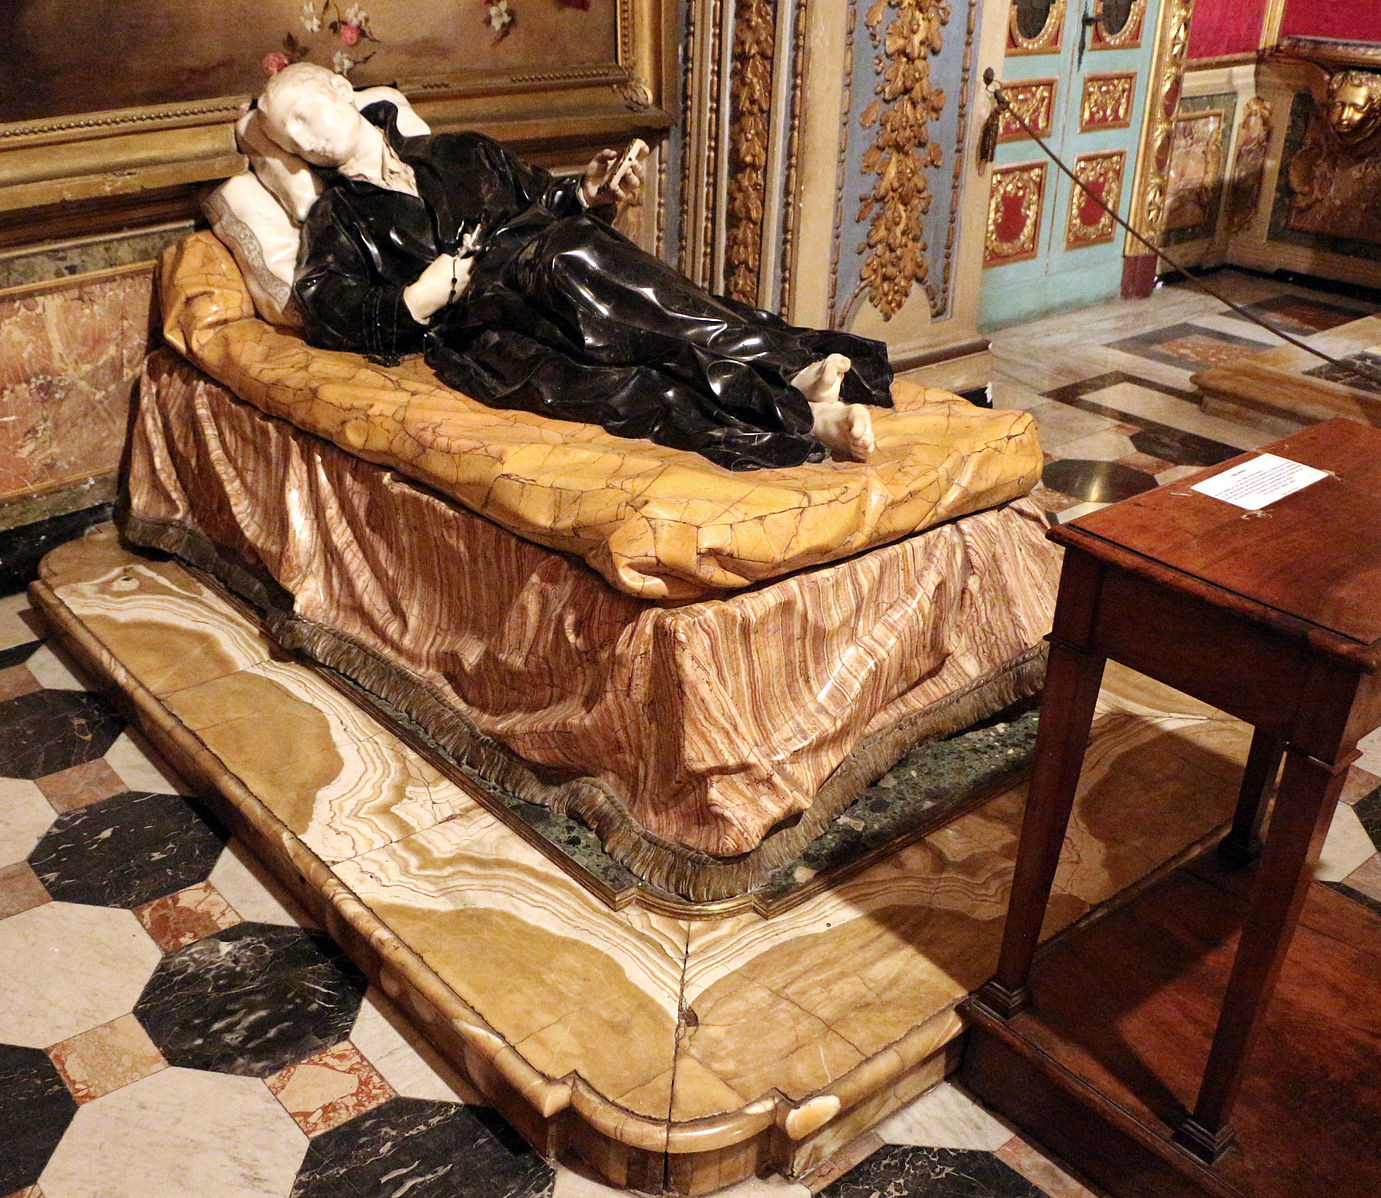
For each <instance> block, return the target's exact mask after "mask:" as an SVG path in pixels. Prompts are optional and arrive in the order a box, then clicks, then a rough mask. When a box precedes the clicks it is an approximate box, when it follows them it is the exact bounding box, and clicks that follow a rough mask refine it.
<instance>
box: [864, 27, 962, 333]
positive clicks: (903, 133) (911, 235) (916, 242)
mask: <svg viewBox="0 0 1381 1198" xmlns="http://www.w3.org/2000/svg"><path fill="white" fill-rule="evenodd" d="M888 9H896V16H895V17H894V18H893V19H892V21H891V22H890V23H889V24H888V25H887V28H886V30H885V31H884V30H883V28H882V26H883V20H884V18H885V16H886V14H887V10H888ZM949 18H950V6H949V4H948V3H947V0H874V3H873V5H872V6H871V7H870V8H869V9H868V12H867V15H866V16H865V17H864V23H865V24H866V25H867V26H868V30H869V32H870V34H871V35H872V39H873V44H874V45H875V46H877V47H879V48H880V49H881V50H882V51H883V55H882V57H881V59H880V62H881V63H882V64H883V66H882V77H881V79H880V80H879V81H878V83H877V86H876V87H875V88H874V91H875V92H876V93H877V95H878V97H879V99H876V100H874V101H873V102H872V103H871V104H869V105H868V107H867V108H866V109H864V111H863V113H862V115H861V116H860V118H859V119H860V122H861V123H862V125H863V127H864V128H865V129H871V128H873V127H874V126H876V127H877V134H876V136H875V137H874V140H873V144H872V145H871V146H869V147H868V149H867V150H866V151H865V152H864V155H863V171H864V173H865V174H873V175H876V176H877V181H876V182H875V183H874V184H873V189H872V191H871V192H870V193H869V194H868V195H866V196H864V197H863V199H862V201H861V202H860V204H859V210H858V219H859V221H869V222H870V224H869V228H868V236H867V239H866V242H865V253H866V257H865V259H864V262H863V267H862V270H861V271H860V282H861V284H862V286H863V287H865V288H866V289H867V292H868V300H869V302H870V303H871V304H872V305H873V307H874V308H876V309H877V310H878V311H879V312H880V313H881V314H882V316H883V318H884V319H885V320H890V319H891V318H892V317H893V316H895V315H896V314H897V313H898V312H900V311H901V309H902V306H903V305H904V304H905V303H906V301H907V299H908V298H909V297H910V295H911V289H912V287H913V286H914V285H915V284H916V283H918V282H920V283H924V282H925V280H926V278H927V276H928V275H929V267H928V266H927V265H926V260H925V251H926V248H927V247H926V241H925V233H924V229H923V227H922V222H923V221H924V219H925V214H926V213H927V212H928V211H929V210H930V189H929V187H928V186H927V184H926V178H925V170H926V168H927V167H931V166H939V164H940V161H941V157H942V155H941V150H940V146H939V144H938V143H936V142H933V141H931V140H930V130H929V125H930V122H931V121H932V120H935V119H937V118H938V117H939V116H940V114H941V113H942V112H943V111H944V107H945V93H944V92H943V91H942V90H941V89H940V88H938V87H936V86H935V85H934V84H933V82H932V81H931V78H930V59H931V57H933V56H934V55H936V54H938V53H939V52H940V48H941V46H942V45H943V41H942V31H943V28H944V26H945V24H946V23H947V22H948V21H949Z"/></svg>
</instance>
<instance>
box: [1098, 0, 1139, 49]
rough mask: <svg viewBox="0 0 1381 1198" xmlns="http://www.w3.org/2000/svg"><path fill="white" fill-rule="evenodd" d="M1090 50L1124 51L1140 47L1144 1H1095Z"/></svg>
mask: <svg viewBox="0 0 1381 1198" xmlns="http://www.w3.org/2000/svg"><path fill="white" fill-rule="evenodd" d="M1095 4H1096V7H1095V10H1094V11H1095V14H1096V16H1097V18H1098V19H1097V20H1096V21H1094V23H1093V37H1092V38H1091V39H1090V40H1089V49H1090V50H1126V49H1129V48H1131V47H1132V46H1139V45H1141V27H1142V26H1143V25H1144V24H1145V22H1146V0H1095Z"/></svg>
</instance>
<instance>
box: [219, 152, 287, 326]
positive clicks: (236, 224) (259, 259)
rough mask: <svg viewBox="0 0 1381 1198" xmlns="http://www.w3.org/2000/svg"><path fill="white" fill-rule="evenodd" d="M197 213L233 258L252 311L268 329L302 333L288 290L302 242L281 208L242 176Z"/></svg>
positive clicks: (247, 175)
mask: <svg viewBox="0 0 1381 1198" xmlns="http://www.w3.org/2000/svg"><path fill="white" fill-rule="evenodd" d="M202 211H204V212H205V213H206V218H207V219H208V220H209V221H210V222H211V231H212V232H213V233H215V235H216V236H217V237H218V238H219V239H220V240H221V242H222V243H223V244H224V245H225V246H226V248H227V249H229V250H230V252H231V253H232V254H234V255H235V264H236V265H237V266H238V267H239V268H240V273H241V274H242V275H243V276H244V280H245V286H246V288H247V289H248V290H249V294H250V298H251V299H253V301H254V309H255V311H256V312H258V313H259V315H260V316H261V317H262V318H263V319H264V320H266V321H268V322H269V324H273V325H279V326H280V327H287V328H301V326H302V316H301V314H300V313H299V312H298V311H297V305H296V303H295V302H294V300H293V294H292V286H293V271H294V270H295V269H296V268H297V251H298V247H299V245H300V244H301V241H302V236H301V233H300V232H299V230H298V227H297V225H296V224H294V223H293V221H292V220H291V218H289V216H288V214H287V213H286V212H285V211H284V210H283V206H282V204H280V203H279V201H278V200H277V199H276V198H275V197H274V196H273V194H272V193H271V192H270V191H269V190H268V188H267V187H265V186H264V185H263V183H261V182H260V181H259V179H258V178H257V177H256V176H255V175H254V174H253V173H252V172H250V171H246V172H245V173H244V174H242V175H234V176H232V177H231V178H229V179H227V180H226V181H225V182H224V183H222V184H221V185H220V186H219V187H217V188H216V189H215V190H214V191H213V192H211V194H210V195H208V196H207V197H206V199H205V200H203V201H202Z"/></svg>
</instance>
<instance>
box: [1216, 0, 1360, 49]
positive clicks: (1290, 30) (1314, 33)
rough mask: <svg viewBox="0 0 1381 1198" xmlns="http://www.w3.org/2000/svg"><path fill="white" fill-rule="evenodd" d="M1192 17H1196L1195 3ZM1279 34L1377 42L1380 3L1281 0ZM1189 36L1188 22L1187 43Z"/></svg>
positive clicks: (1355, 0) (1345, 0) (1351, 0)
mask: <svg viewBox="0 0 1381 1198" xmlns="http://www.w3.org/2000/svg"><path fill="white" fill-rule="evenodd" d="M1193 19H1194V20H1195V21H1197V20H1198V19H1199V16H1198V11H1197V5H1196V11H1195V14H1194V18H1193ZM1280 34H1281V36H1282V37H1317V38H1325V39H1327V40H1329V41H1339V42H1381V4H1377V3H1376V2H1375V0H1285V16H1284V18H1283V19H1282V20H1281V23H1280ZM1193 39H1194V27H1193V25H1192V24H1191V25H1190V42H1191V44H1192V42H1193Z"/></svg>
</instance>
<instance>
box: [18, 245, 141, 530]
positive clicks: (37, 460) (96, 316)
mask: <svg viewBox="0 0 1381 1198" xmlns="http://www.w3.org/2000/svg"><path fill="white" fill-rule="evenodd" d="M152 293H153V268H152V265H150V264H145V265H136V266H133V267H123V268H119V269H117V270H114V271H111V272H109V273H102V274H98V275H94V276H86V277H84V278H81V279H78V280H76V281H72V282H70V283H69V282H53V283H45V284H39V285H36V286H33V287H24V288H16V289H14V290H13V291H10V292H8V293H0V412H3V413H4V419H3V420H0V524H3V525H4V526H7V527H8V526H11V525H13V524H15V523H19V522H22V521H16V520H11V521H9V523H8V524H5V522H4V512H5V509H6V507H7V506H8V502H9V501H15V500H21V499H24V498H26V497H30V496H33V495H36V494H39V493H42V492H47V491H50V490H54V489H57V488H62V487H64V486H67V485H75V484H78V483H80V482H81V481H82V480H84V479H88V478H91V477H92V476H97V475H113V473H114V471H115V469H116V467H117V466H118V464H119V460H120V452H121V449H122V447H123V445H124V439H125V424H126V421H127V419H128V413H129V397H130V392H131V389H132V387H133V384H134V380H135V378H136V377H137V375H138V370H139V364H140V362H141V361H142V360H143V357H144V353H145V352H146V350H147V348H148V343H149V336H150V327H151V319H150V309H151V304H152Z"/></svg>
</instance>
